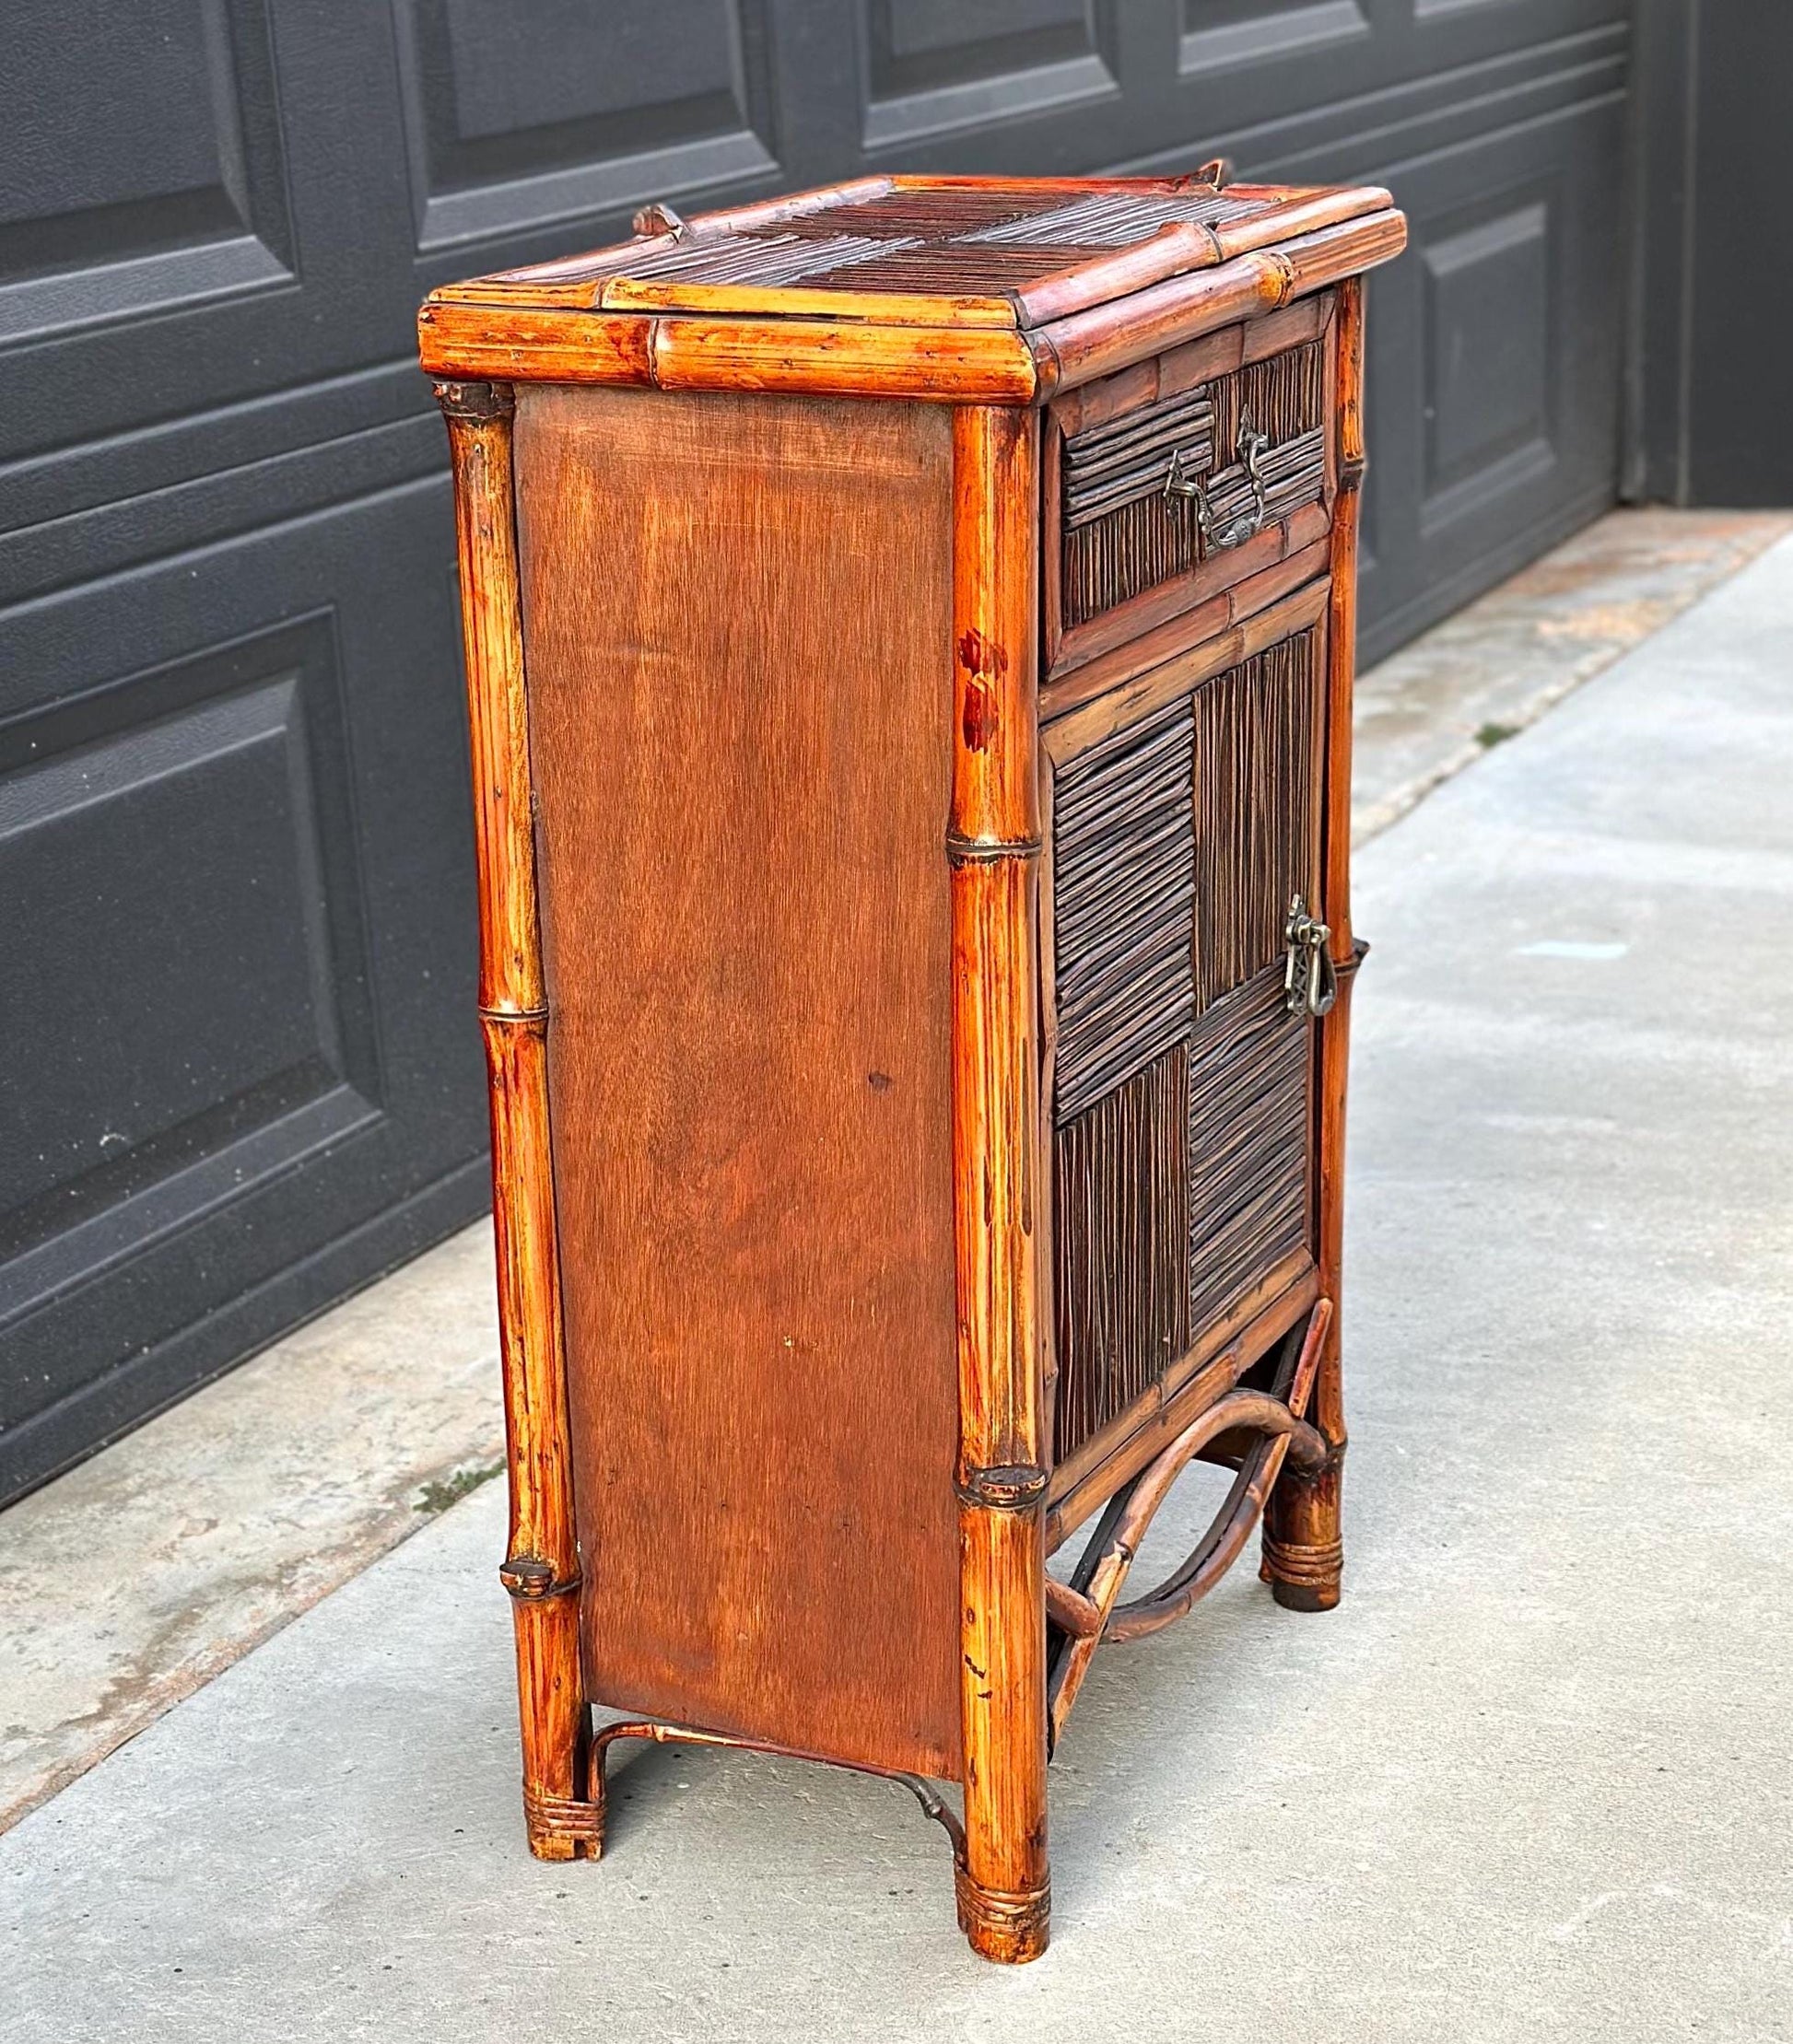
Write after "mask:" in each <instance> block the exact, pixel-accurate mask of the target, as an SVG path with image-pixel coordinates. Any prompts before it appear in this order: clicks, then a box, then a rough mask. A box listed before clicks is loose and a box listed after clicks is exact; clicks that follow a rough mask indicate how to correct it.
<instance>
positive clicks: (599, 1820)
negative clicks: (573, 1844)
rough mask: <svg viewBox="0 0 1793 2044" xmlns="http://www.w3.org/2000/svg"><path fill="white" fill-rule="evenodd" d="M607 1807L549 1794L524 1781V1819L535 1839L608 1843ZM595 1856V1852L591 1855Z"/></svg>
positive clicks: (572, 1797)
mask: <svg viewBox="0 0 1793 2044" xmlns="http://www.w3.org/2000/svg"><path fill="white" fill-rule="evenodd" d="M523 1822H524V1823H525V1824H526V1825H527V1826H528V1827H529V1835H530V1836H531V1838H553V1839H573V1840H578V1841H580V1843H582V1844H587V1845H595V1846H602V1845H603V1843H604V1805H603V1804H602V1803H582V1802H580V1800H579V1799H578V1798H577V1797H575V1796H570V1795H547V1794H544V1793H541V1792H540V1791H538V1790H535V1789H533V1788H531V1787H530V1785H529V1783H528V1782H527V1781H525V1782H524V1783H523ZM591 1857H592V1858H593V1859H595V1858H596V1857H597V1855H596V1854H595V1853H592V1855H591Z"/></svg>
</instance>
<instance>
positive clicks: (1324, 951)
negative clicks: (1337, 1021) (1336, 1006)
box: [1283, 894, 1339, 1015]
mask: <svg viewBox="0 0 1793 2044" xmlns="http://www.w3.org/2000/svg"><path fill="white" fill-rule="evenodd" d="M1283 937H1284V938H1285V940H1287V943H1288V947H1289V963H1288V969H1287V971H1286V972H1285V973H1284V974H1283V988H1284V990H1285V991H1286V993H1287V995H1288V1000H1289V1012H1290V1014H1292V1015H1301V1014H1307V1015H1323V1014H1325V1013H1326V1012H1327V1011H1328V1010H1329V1009H1330V1007H1331V1006H1332V1003H1333V1002H1334V1001H1335V1000H1337V999H1338V998H1339V975H1338V971H1337V968H1336V967H1335V966H1334V965H1333V964H1332V953H1331V952H1330V950H1329V949H1328V946H1329V945H1330V942H1331V940H1332V932H1331V931H1330V929H1328V928H1327V927H1326V925H1325V924H1324V923H1322V922H1320V921H1318V919H1317V918H1316V917H1312V916H1310V915H1309V914H1308V913H1307V903H1306V902H1304V901H1303V900H1302V898H1301V896H1300V895H1299V894H1297V895H1296V896H1295V899H1294V900H1293V901H1292V902H1290V904H1289V919H1288V921H1287V922H1286V923H1285V924H1284V925H1283Z"/></svg>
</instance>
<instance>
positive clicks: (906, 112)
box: [864, 0, 1119, 149]
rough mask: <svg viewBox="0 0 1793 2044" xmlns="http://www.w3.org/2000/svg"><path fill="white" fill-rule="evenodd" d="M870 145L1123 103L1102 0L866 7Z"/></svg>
mask: <svg viewBox="0 0 1793 2044" xmlns="http://www.w3.org/2000/svg"><path fill="white" fill-rule="evenodd" d="M864 8H865V12H864V40H865V52H866V59H865V61H866V77H867V86H866V106H865V146H866V147H867V148H868V149H883V148H887V147H891V146H896V145H898V144H901V143H903V142H907V141H911V140H914V139H917V138H919V137H920V136H923V135H929V136H932V135H938V134H947V133H950V132H952V131H954V130H955V129H965V128H981V127H983V126H984V125H985V124H986V123H990V122H996V121H1002V120H1005V119H1011V118H1013V117H1014V116H1016V115H1019V114H1041V113H1046V112H1049V111H1053V110H1066V109H1069V108H1072V107H1075V106H1078V105H1081V104H1084V103H1086V102H1088V101H1090V100H1093V99H1106V98H1109V97H1112V96H1115V95H1117V94H1118V93H1119V83H1118V81H1117V79H1116V76H1115V71H1114V55H1113V49H1112V28H1111V23H1110V21H1109V19H1108V16H1109V13H1110V8H1109V6H1107V4H1104V5H1101V6H1097V5H1096V4H1095V0H987V4H986V5H984V6H979V7H977V8H967V7H965V6H962V5H960V4H958V0H864Z"/></svg>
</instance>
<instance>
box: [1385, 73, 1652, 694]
mask: <svg viewBox="0 0 1793 2044" xmlns="http://www.w3.org/2000/svg"><path fill="white" fill-rule="evenodd" d="M1623 160H1624V103H1623V98H1622V97H1621V96H1620V95H1617V94H1609V95H1606V96H1603V97H1601V98H1600V99H1596V100H1594V101H1592V102H1591V103H1588V104H1584V105H1582V106H1578V107H1570V108H1567V109H1565V110H1564V111H1560V112H1558V113H1555V114H1553V115H1551V116H1549V117H1547V118H1545V119H1543V120H1541V121H1535V122H1528V123H1523V124H1522V125H1518V126H1515V127H1513V128H1510V129H1507V130H1506V131H1505V132H1500V133H1495V134H1484V135H1478V136H1472V137H1471V138H1469V139H1467V140H1465V141H1463V142H1461V143H1459V144H1458V145H1456V146H1452V147H1448V148H1444V149H1438V150H1433V151H1429V152H1427V153H1426V154H1425V155H1424V156H1421V157H1416V158H1405V159H1402V160H1400V161H1399V162H1396V163H1394V164H1389V165H1386V166H1384V165H1378V166H1376V167H1375V168H1376V170H1377V175H1378V176H1387V177H1388V178H1389V179H1391V180H1392V181H1394V184H1395V187H1396V189H1398V190H1399V191H1400V193H1401V195H1402V198H1403V201H1404V203H1405V204H1406V208H1407V213H1408V220H1409V226H1410V234H1411V243H1410V247H1409V251H1408V253H1407V255H1406V256H1405V257H1404V258H1403V259H1402V260H1401V261H1400V263H1394V264H1391V265H1390V266H1389V269H1388V270H1387V271H1386V272H1384V273H1383V274H1381V275H1379V276H1378V277H1377V280H1376V287H1375V290H1374V291H1373V293H1372V294H1371V300H1370V308H1369V318H1368V331H1369V334H1370V353H1369V376H1368V387H1367V391H1366V394H1365V405H1366V408H1367V409H1368V410H1369V411H1370V412H1371V414H1372V415H1373V417H1374V421H1375V424H1374V432H1375V437H1376V440H1375V444H1376V449H1377V459H1376V461H1374V462H1373V463H1372V465H1371V469H1370V473H1369V475H1368V477H1367V479H1366V482H1365V510H1366V514H1367V517H1366V530H1367V531H1369V532H1370V533H1371V534H1373V535H1374V558H1373V561H1372V562H1367V563H1365V567H1364V570H1363V584H1364V588H1365V607H1364V613H1363V615H1364V620H1365V648H1366V651H1367V653H1368V654H1369V655H1371V656H1374V655H1375V654H1376V653H1377V652H1379V651H1381V650H1383V649H1385V648H1389V647H1392V646H1394V645H1396V644H1399V643H1400V640H1401V639H1403V638H1405V637H1410V636H1411V635H1412V633H1413V632H1414V631H1417V630H1419V629H1421V628H1422V626H1423V625H1425V624H1428V623H1430V622H1431V621H1432V620H1433V619H1434V618H1436V617H1440V616H1443V615H1444V614H1445V613H1447V611H1449V610H1451V609H1454V608H1455V607H1456V605H1457V604H1459V602H1466V601H1467V600H1468V598H1469V597H1471V595H1473V594H1475V593H1476V592H1477V591H1478V590H1481V589H1483V588H1486V587H1487V586H1488V585H1489V583H1491V582H1493V581H1494V580H1497V579H1498V578H1500V576H1502V575H1503V574H1506V573H1508V572H1510V571H1511V570H1512V569H1514V568H1517V567H1518V566H1521V565H1522V564H1523V563H1524V562H1526V561H1528V560H1530V559H1532V558H1534V557H1535V556H1536V555H1539V554H1541V553H1542V552H1544V551H1545V549H1546V548H1548V547H1549V546H1551V545H1552V544H1553V543H1554V542H1555V541H1556V540H1557V539H1559V538H1561V537H1563V536H1564V534H1566V533H1567V532H1569V531H1573V530H1574V529H1575V528H1576V526H1577V525H1579V524H1581V523H1584V522H1585V521H1586V520H1588V518H1590V517H1592V516H1594V515H1595V514H1596V513H1598V511H1599V510H1600V508H1602V507H1603V506H1605V505H1606V504H1609V503H1611V501H1612V499H1613V496H1614V495H1615V491H1616V480H1617V478H1616V450H1617V447H1618V439H1619V410H1618V407H1619V372H1620V358H1621V347H1622V343H1623V292H1622V278H1623V237H1622V234H1621V231H1620V222H1619V219H1618V215H1617V205H1618V193H1620V191H1621V189H1622V186H1623ZM1602 194H1605V195H1606V196H1605V197H1604V198H1602V196H1601V195H1602Z"/></svg>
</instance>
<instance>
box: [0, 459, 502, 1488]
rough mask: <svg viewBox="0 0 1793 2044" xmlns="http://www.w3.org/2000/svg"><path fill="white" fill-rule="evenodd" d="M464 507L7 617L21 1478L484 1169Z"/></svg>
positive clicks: (143, 577)
mask: <svg viewBox="0 0 1793 2044" xmlns="http://www.w3.org/2000/svg"><path fill="white" fill-rule="evenodd" d="M446 498H447V492H446V489H445V487H444V485H442V484H441V483H439V482H438V481H436V480H434V479H432V480H430V481H428V482H427V483H424V484H421V485H412V486H410V487H408V488H403V489H400V490H397V491H393V492H388V493H384V494H382V495H381V496H378V497H375V498H373V499H369V500H362V501H359V502H353V503H349V504H346V505H341V506H338V507H335V508H334V509H333V510H332V511H331V512H330V513H329V514H327V515H325V516H323V517H322V518H319V519H317V520H302V521H296V522H294V523H291V524H288V525H287V526H285V527H282V528H276V529H275V530H274V531H265V532H256V533H251V534H247V535H243V536H242V537H240V538H239V539H237V540H234V541H231V542H229V543H225V544H223V545H220V546H218V547H216V548H213V549H209V550H207V551H206V552H205V553H204V554H200V555H182V556H178V557H176V558H175V559H174V560H172V561H170V562H167V563H164V564H162V565H160V566H158V567H157V568H155V569H152V570H150V571H147V572H145V573H140V574H134V575H130V576H125V577H118V578H107V579H105V580H103V581H101V582H99V583H96V584H93V585H90V586H88V587H85V588H81V589H76V590H70V591H68V592H66V593H65V594H64V596H62V597H60V598H58V599H56V600H55V601H54V602H48V603H34V604H29V605H27V606H25V607H23V608H22V609H20V610H18V611H15V612H13V613H8V614H6V615H0V672H4V673H5V674H6V677H7V678H8V685H7V694H6V699H5V703H4V716H0V894H3V895H4V896H5V898H6V900H8V901H9V902H10V903H12V904H13V912H12V913H13V920H14V933H15V936H16V938H17V939H18V943H19V946H20V950H19V953H18V954H19V955H22V956H28V957H29V958H30V960H31V961H32V970H31V971H30V972H29V974H24V973H16V974H13V975H7V976H6V980H5V982H4V985H0V1007H4V1010H5V1013H4V1017H0V1030H4V1033H5V1035H6V1041H8V1042H9V1043H30V1044H32V1045H34V1046H35V1049H34V1052H33V1056H32V1061H31V1064H32V1083H31V1084H30V1085H29V1087H19V1088H15V1089H13V1090H12V1091H11V1092H9V1093H8V1094H7V1096H6V1105H5V1108H4V1110H0V1150H4V1151H5V1153H6V1156H7V1158H8V1160H9V1162H10V1165H11V1169H10V1170H9V1174H8V1177H7V1181H6V1199H5V1207H4V1211H0V1429H3V1430H4V1431H0V1488H10V1487H12V1485H14V1484H16V1483H17V1482H18V1481H20V1480H23V1479H24V1478H25V1477H27V1476H29V1474H31V1473H35V1472H36V1471H37V1470H38V1469H39V1468H40V1467H41V1465H42V1459H43V1457H44V1456H45V1455H49V1456H51V1457H52V1459H54V1458H55V1457H56V1456H57V1455H59V1454H61V1453H64V1452H65V1450H66V1442H67V1440H68V1439H70V1438H73V1437H75V1436H76V1435H78V1432H79V1430H80V1428H81V1427H82V1426H83V1425H84V1424H85V1423H86V1420H85V1419H84V1418H83V1398H84V1396H85V1394H87V1393H88V1391H89V1390H91V1389H93V1387H95V1386H98V1385H101V1384H103V1385H104V1386H105V1391H104V1402H105V1404H106V1407H107V1409H108V1410H109V1411H111V1413H113V1414H114V1416H116V1415H118V1414H128V1413H130V1412H132V1411H133V1410H134V1409H143V1408H145V1407H146V1406H147V1405H151V1404H154V1403H157V1402H159V1400H160V1397H161V1396H166V1392H165V1391H164V1390H163V1389H162V1384H163V1382H164V1378H165V1374H166V1372H167V1369H168V1368H169V1367H170V1354H169V1352H168V1349H169V1344H170V1343H172V1344H174V1345H175V1346H176V1347H178V1346H179V1345H180V1342H181V1338H182V1335H183V1333H188V1332H191V1331H192V1323H193V1306H194V1302H195V1298H196V1297H209V1298H211V1299H213V1300H214V1301H216V1302H218V1303H220V1304H231V1303H235V1304H240V1303H241V1302H243V1300H244V1298H245V1295H252V1294H254V1293H255V1292H256V1291H258V1290H260V1289H262V1288H266V1287H268V1286H270V1285H277V1284H278V1283H279V1282H280V1280H281V1279H282V1278H283V1276H284V1275H285V1274H287V1272H289V1271H290V1270H291V1269H292V1268H293V1267H294V1266H295V1265H301V1264H302V1263H303V1262H304V1261H305V1259H306V1258H308V1257H314V1256H320V1255H325V1254H329V1253H331V1252H332V1251H333V1250H340V1247H341V1245H342V1244H345V1243H346V1242H350V1243H351V1244H352V1240H353V1238H355V1237H357V1235H360V1236H362V1237H363V1239H362V1241H361V1243H360V1248H359V1256H358V1261H357V1256H354V1255H350V1256H348V1257H347V1259H346V1261H345V1262H344V1263H343V1268H344V1269H345V1270H348V1269H358V1270H359V1272H360V1274H361V1275H366V1274H368V1273H369V1271H370V1269H372V1268H377V1267H380V1264H381V1261H383V1260H385V1259H386V1257H387V1256H388V1254H389V1252H388V1250H387V1248H386V1247H385V1246H384V1245H383V1244H381V1241H380V1240H379V1239H378V1235H379V1224H380V1222H381V1216H382V1215H384V1214H386V1213H388V1212H389V1211H390V1210H391V1209H393V1208H394V1207H395V1206H397V1205H399V1204H400V1203H402V1202H403V1201H404V1200H405V1199H406V1198H407V1197H409V1196H411V1195H414V1194H416V1193H418V1192H420V1191H422V1190H424V1189H425V1188H427V1187H429V1186H432V1185H434V1184H436V1183H437V1182H438V1181H443V1180H446V1179H448V1178H450V1177H451V1176H452V1174H455V1173H456V1172H457V1171H458V1170H459V1169H461V1167H463V1166H464V1165H465V1163H466V1162H467V1160H468V1159H469V1158H470V1157H475V1156H476V1155H477V1153H478V1150H479V1145H480V1135H481V1115H480V1093H479V1053H478V1041H477V1033H476V1031H475V1028H474V1026H473V1022H472V1020H471V1017H472V1015H473V1001H474V959H473V943H472V938H471V930H472V928H473V904H472V858H471V844H470V836H469V831H468V826H467V823H466V817H465V801H464V795H463V789H464V785H465V782H464V774H465V744H464V740H463V735H462V731H461V709H460V704H459V700H458V695H459V691H458V679H459V677H458V662H457V657H456V648H455V642H454V636H453V633H452V629H451V620H452V610H451V603H450V602H449V597H450V589H449V570H448V562H449V559H450V557H451V546H452V537H451V529H450V522H449V516H448V506H447V501H446ZM127 651H128V660H129V664H128V665H125V666H123V667H121V666H120V664H119V663H120V660H121V658H122V657H125V656H126V655H127ZM48 1024H53V1026H46V1025H48ZM469 1192H470V1188H467V1187H463V1188H461V1190H460V1191H459V1193H458V1195H457V1197H459V1199H460V1200H461V1202H462V1204H463V1206H464V1205H465V1204H466V1201H467V1199H468V1197H469ZM475 1197H476V1194H475ZM369 1231H371V1232H369ZM401 1232H402V1230H401ZM339 1260H341V1258H340V1256H339ZM287 1311H288V1313H289V1314H290V1311H291V1309H290V1307H288V1308H287ZM275 1324H276V1325H277V1322H276V1323H275ZM203 1331H204V1330H203V1329H202V1330H200V1332H201V1333H203ZM226 1360H229V1359H226ZM134 1379H141V1390H140V1392H139V1393H138V1394H136V1395H134V1394H133V1393H132V1391H131V1388H130V1385H131V1383H132V1381H133V1380H134Z"/></svg>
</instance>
